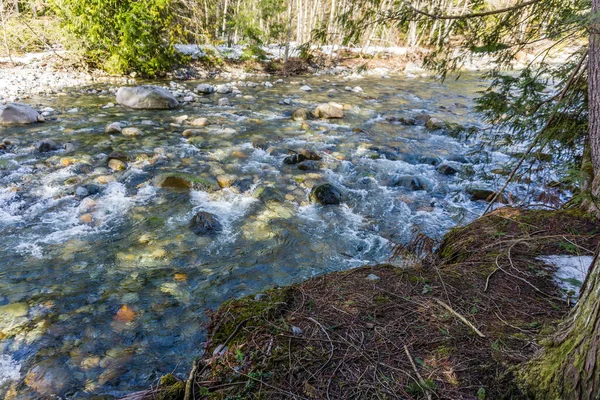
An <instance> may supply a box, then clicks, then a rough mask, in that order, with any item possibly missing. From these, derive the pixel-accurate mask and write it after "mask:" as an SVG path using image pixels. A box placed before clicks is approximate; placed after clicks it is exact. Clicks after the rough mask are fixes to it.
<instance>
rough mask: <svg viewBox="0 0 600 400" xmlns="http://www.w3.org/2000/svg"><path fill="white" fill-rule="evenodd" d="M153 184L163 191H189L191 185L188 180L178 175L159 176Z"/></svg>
mask: <svg viewBox="0 0 600 400" xmlns="http://www.w3.org/2000/svg"><path fill="white" fill-rule="evenodd" d="M154 184H155V185H156V186H158V187H161V188H164V189H175V190H189V189H191V188H192V186H193V184H192V182H191V180H190V179H188V178H186V177H184V176H180V175H168V174H164V175H160V176H157V177H156V178H155V179H154Z"/></svg>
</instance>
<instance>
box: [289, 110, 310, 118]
mask: <svg viewBox="0 0 600 400" xmlns="http://www.w3.org/2000/svg"><path fill="white" fill-rule="evenodd" d="M309 116H310V114H309V112H308V110H307V109H306V108H298V109H297V110H294V112H293V113H292V119H293V120H294V121H305V120H307V119H308V118H309Z"/></svg>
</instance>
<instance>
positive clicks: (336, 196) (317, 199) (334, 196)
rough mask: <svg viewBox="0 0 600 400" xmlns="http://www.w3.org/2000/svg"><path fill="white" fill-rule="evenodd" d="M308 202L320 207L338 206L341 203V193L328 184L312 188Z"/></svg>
mask: <svg viewBox="0 0 600 400" xmlns="http://www.w3.org/2000/svg"><path fill="white" fill-rule="evenodd" d="M310 200H311V201H312V202H314V203H318V204H321V205H338V204H340V203H341V202H342V193H341V192H340V191H339V190H338V188H336V187H335V186H333V185H332V184H330V183H325V184H323V185H319V186H316V187H314V188H313V190H312V191H311V192H310Z"/></svg>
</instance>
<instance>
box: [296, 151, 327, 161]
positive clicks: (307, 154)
mask: <svg viewBox="0 0 600 400" xmlns="http://www.w3.org/2000/svg"><path fill="white" fill-rule="evenodd" d="M298 154H300V155H302V156H303V157H304V158H305V159H307V160H313V161H320V160H321V159H322V158H323V157H321V155H320V154H319V153H317V152H316V151H312V150H309V149H300V150H299V151H298Z"/></svg>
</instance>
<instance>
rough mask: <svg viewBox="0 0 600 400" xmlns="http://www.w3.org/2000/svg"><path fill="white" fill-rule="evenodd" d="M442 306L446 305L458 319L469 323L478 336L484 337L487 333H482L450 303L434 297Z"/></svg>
mask: <svg viewBox="0 0 600 400" xmlns="http://www.w3.org/2000/svg"><path fill="white" fill-rule="evenodd" d="M434 300H435V301H436V302H437V303H438V304H439V305H440V306H442V307H444V308H445V309H446V310H448V311H450V313H452V314H453V315H454V316H455V317H457V318H458V319H460V320H461V321H462V323H463V324H465V325H467V326H468V327H469V328H471V329H472V330H473V332H475V333H476V334H477V336H479V337H482V338H484V337H485V335H484V334H483V333H481V332H480V331H479V329H477V328H476V327H475V325H473V324H472V323H470V322H469V321H468V320H467V319H466V318H465V317H463V316H462V315H460V314H459V313H457V312H456V311H454V310H453V309H452V307H450V306H449V305H448V304H446V303H444V302H443V301H441V300H439V299H434Z"/></svg>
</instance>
